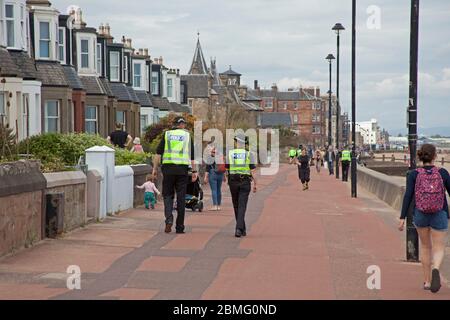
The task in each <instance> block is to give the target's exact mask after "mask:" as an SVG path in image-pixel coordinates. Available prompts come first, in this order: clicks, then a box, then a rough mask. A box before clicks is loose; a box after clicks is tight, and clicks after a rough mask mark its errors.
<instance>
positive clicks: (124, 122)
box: [116, 110, 127, 131]
mask: <svg viewBox="0 0 450 320" xmlns="http://www.w3.org/2000/svg"><path fill="white" fill-rule="evenodd" d="M118 114H122V115H123V122H120V123H121V124H122V125H123V131H126V127H127V113H126V112H125V111H121V110H118V111H116V123H117V122H119V119H118V117H117V115H118Z"/></svg>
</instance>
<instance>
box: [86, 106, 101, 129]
mask: <svg viewBox="0 0 450 320" xmlns="http://www.w3.org/2000/svg"><path fill="white" fill-rule="evenodd" d="M97 124H98V118H97V107H96V106H87V107H86V115H85V131H86V132H87V133H91V134H97V132H98V126H97Z"/></svg>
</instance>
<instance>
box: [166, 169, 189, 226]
mask: <svg viewBox="0 0 450 320" xmlns="http://www.w3.org/2000/svg"><path fill="white" fill-rule="evenodd" d="M188 178H189V176H188V175H178V174H173V175H172V174H165V175H163V186H162V194H163V197H164V216H165V217H166V224H173V201H174V195H175V191H176V193H177V213H178V214H177V221H176V226H175V229H176V231H184V214H185V198H186V186H187V183H188Z"/></svg>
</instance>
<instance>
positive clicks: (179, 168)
mask: <svg viewBox="0 0 450 320" xmlns="http://www.w3.org/2000/svg"><path fill="white" fill-rule="evenodd" d="M173 125H174V127H173V128H172V129H171V130H167V131H166V132H165V133H164V137H163V139H161V142H160V143H159V145H158V147H157V149H156V153H157V154H156V155H155V157H154V159H153V176H156V174H157V169H158V166H159V164H160V163H161V162H162V167H161V170H162V174H163V183H162V194H163V198H164V215H165V218H166V220H165V222H166V227H165V230H164V231H165V232H166V233H170V232H171V231H172V225H173V204H174V194H175V191H176V193H177V220H176V227H175V230H176V233H184V215H185V197H186V187H187V184H188V177H189V176H188V174H189V165H191V167H192V181H195V180H196V179H197V171H196V169H195V168H196V164H195V161H194V143H193V141H192V139H191V134H190V133H189V131H187V130H186V120H185V119H184V118H183V117H177V118H175V121H174V123H173ZM161 158H162V161H161Z"/></svg>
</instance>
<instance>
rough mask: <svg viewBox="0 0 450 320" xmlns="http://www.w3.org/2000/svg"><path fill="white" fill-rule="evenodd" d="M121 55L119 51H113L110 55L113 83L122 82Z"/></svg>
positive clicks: (110, 72) (110, 74)
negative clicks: (120, 76) (120, 71)
mask: <svg viewBox="0 0 450 320" xmlns="http://www.w3.org/2000/svg"><path fill="white" fill-rule="evenodd" d="M119 70H120V55H119V52H117V51H111V52H110V53H109V76H110V78H111V81H120V78H119Z"/></svg>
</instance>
